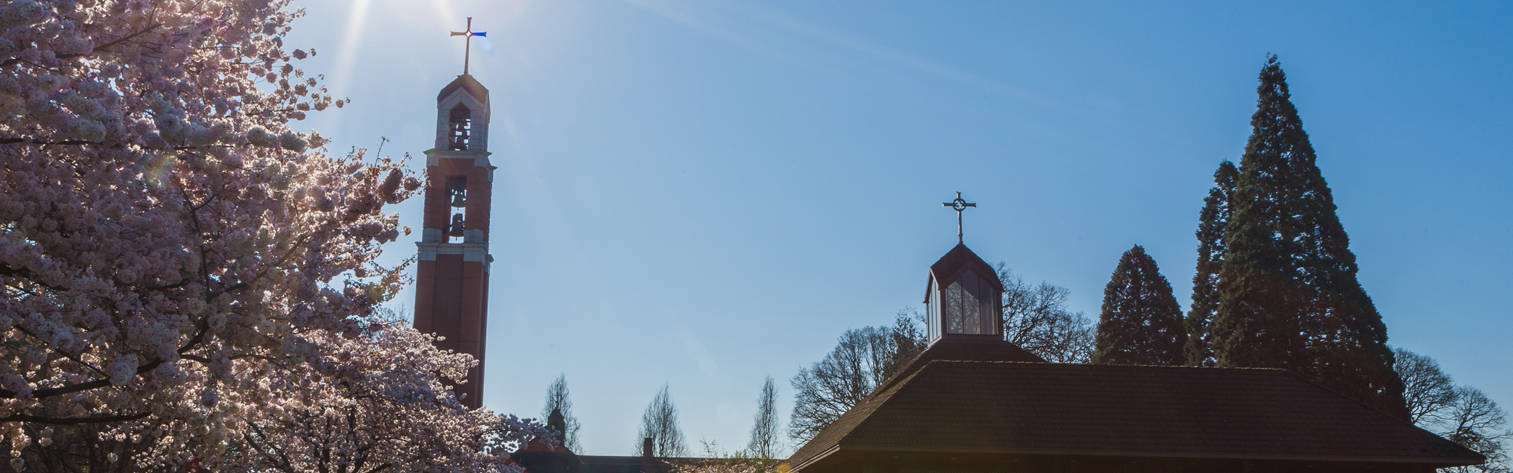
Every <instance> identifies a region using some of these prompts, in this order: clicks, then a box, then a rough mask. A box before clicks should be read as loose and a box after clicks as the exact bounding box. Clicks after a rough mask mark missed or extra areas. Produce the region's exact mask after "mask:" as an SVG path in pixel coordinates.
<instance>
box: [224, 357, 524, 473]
mask: <svg viewBox="0 0 1513 473" xmlns="http://www.w3.org/2000/svg"><path fill="white" fill-rule="evenodd" d="M310 338H311V339H312V340H313V341H314V343H315V344H316V345H317V346H318V347H320V348H321V349H322V350H321V351H322V352H323V355H322V358H321V360H319V361H318V362H314V363H308V364H303V365H299V366H296V367H295V369H294V370H290V371H288V372H286V373H284V375H283V376H280V377H276V378H269V381H270V382H268V383H266V385H267V386H268V389H267V391H265V393H266V394H267V398H266V399H260V400H258V401H259V402H258V403H259V404H262V405H264V406H266V407H264V408H261V409H258V410H254V411H251V412H249V413H247V415H245V416H244V419H245V423H246V424H247V425H246V427H245V428H242V429H238V430H239V431H241V432H244V435H245V437H244V439H243V440H245V442H246V446H247V450H246V452H247V453H245V454H242V455H239V456H238V458H233V459H228V460H227V463H226V464H224V465H218V467H217V468H215V470H217V471H248V472H254V471H283V472H291V473H292V472H304V471H329V472H342V473H347V472H352V473H358V472H378V471H501V470H506V469H509V468H510V464H509V463H508V459H509V453H511V452H513V451H515V450H516V449H518V448H519V447H521V446H523V445H524V444H525V443H526V442H529V441H531V440H533V439H540V441H542V442H553V440H552V436H551V432H549V431H548V430H547V428H546V427H545V426H544V425H542V424H540V423H539V422H536V421H534V420H531V419H526V420H522V419H518V418H516V417H514V416H499V415H495V414H493V413H492V412H489V411H487V410H476V411H469V410H468V409H467V408H465V407H464V406H463V405H462V404H461V403H460V402H458V400H457V398H456V397H455V396H454V395H453V394H452V391H451V390H450V386H446V385H444V384H443V383H444V381H445V380H446V379H465V377H466V374H467V370H468V369H469V368H470V367H473V366H475V365H477V362H476V361H475V360H473V358H472V357H471V356H470V355H467V354H462V353H454V352H451V351H443V350H438V349H436V348H435V345H434V344H433V341H432V337H431V336H429V335H423V334H421V333H419V332H416V331H415V330H414V329H411V328H407V327H405V328H401V327H382V328H381V329H379V330H377V331H376V332H375V333H373V334H372V336H371V337H351V336H344V335H341V334H335V333H331V332H322V333H320V334H319V335H318V336H312V337H310ZM438 373H439V374H441V376H437V374H438ZM258 382H260V383H261V382H263V380H262V379H259V380H258ZM241 391H242V392H258V390H257V389H255V388H254V389H246V390H241Z"/></svg>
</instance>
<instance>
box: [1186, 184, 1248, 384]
mask: <svg viewBox="0 0 1513 473" xmlns="http://www.w3.org/2000/svg"><path fill="white" fill-rule="evenodd" d="M1239 174H1240V171H1239V170H1238V169H1235V163H1231V162H1229V161H1224V162H1223V163H1220V164H1219V170H1218V171H1214V187H1213V189H1209V190H1208V198H1205V199H1203V212H1202V213H1200V214H1199V215H1198V270H1197V271H1196V272H1195V273H1194V274H1193V305H1192V308H1191V309H1189V311H1188V312H1187V320H1186V321H1185V325H1186V327H1187V346H1186V347H1184V353H1185V355H1186V358H1187V364H1189V365H1193V366H1213V365H1214V349H1213V347H1212V346H1210V345H1211V343H1212V342H1211V341H1210V338H1211V336H1210V334H1209V331H1208V326H1209V324H1211V323H1213V320H1214V315H1216V314H1218V312H1219V263H1221V262H1223V261H1224V225H1225V224H1227V223H1228V222H1229V216H1230V213H1231V212H1230V207H1229V199H1230V194H1233V193H1234V191H1235V179H1237V178H1238V177H1239Z"/></svg>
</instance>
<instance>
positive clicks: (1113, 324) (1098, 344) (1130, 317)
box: [1093, 245, 1187, 365]
mask: <svg viewBox="0 0 1513 473" xmlns="http://www.w3.org/2000/svg"><path fill="white" fill-rule="evenodd" d="M1186 343H1187V332H1186V331H1185V330H1184V329H1183V327H1182V306H1181V305H1178V304H1177V298H1176V297H1173V296H1172V285H1171V283H1169V282H1167V281H1166V277H1165V276H1162V275H1161V270H1160V268H1157V267H1156V260H1153V259H1151V257H1150V256H1149V255H1147V254H1145V248H1142V247H1140V245H1135V247H1134V248H1130V250H1129V251H1126V252H1124V256H1123V257H1120V258H1119V266H1118V267H1117V268H1115V269H1114V276H1113V277H1112V278H1111V279H1110V280H1109V282H1108V286H1107V287H1105V288H1104V289H1103V315H1102V316H1101V317H1099V320H1098V334H1097V336H1096V337H1095V338H1094V352H1093V363H1097V364H1121V365H1180V364H1182V363H1183V362H1184V361H1185V360H1186V357H1185V356H1184V355H1183V353H1182V347H1183V345H1185V344H1186Z"/></svg>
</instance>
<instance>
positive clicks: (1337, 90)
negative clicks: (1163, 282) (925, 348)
mask: <svg viewBox="0 0 1513 473" xmlns="http://www.w3.org/2000/svg"><path fill="white" fill-rule="evenodd" d="M1446 5H1449V6H1446ZM301 6H303V7H304V8H306V9H307V13H308V16H307V17H306V18H304V19H301V20H299V21H297V22H296V23H295V32H294V34H293V35H292V36H291V38H290V42H289V45H290V46H291V47H305V48H309V47H313V48H315V49H316V50H317V51H318V53H319V55H318V56H316V57H315V58H313V59H310V60H307V61H306V62H305V63H304V67H305V69H306V70H307V71H309V72H317V73H324V74H325V75H326V83H327V84H328V85H329V86H330V87H331V88H332V91H333V93H334V94H335V95H336V96H337V97H348V98H350V99H352V101H353V103H352V104H351V105H350V106H348V107H346V108H345V109H341V110H335V109H332V111H327V112H324V113H319V114H315V115H313V116H312V118H311V119H309V120H308V121H307V122H305V123H306V124H307V125H308V126H310V127H312V128H314V129H316V130H319V131H321V132H322V133H323V134H325V135H327V136H328V137H330V138H333V139H334V140H335V141H334V143H333V144H332V145H330V148H331V149H332V150H333V151H336V152H344V151H345V150H346V149H348V148H350V147H353V146H356V147H367V148H376V147H377V146H378V144H379V142H380V138H381V137H386V138H388V140H389V142H388V143H387V144H386V145H384V147H383V153H384V154H386V155H394V156H400V155H402V154H403V153H410V154H412V155H415V156H421V153H422V152H423V151H425V150H426V149H429V148H430V147H431V144H432V141H431V140H432V137H433V136H434V135H433V134H434V129H433V127H434V124H435V113H436V112H435V110H436V109H435V100H436V93H437V92H438V90H439V89H440V88H441V87H442V86H444V85H446V84H447V83H448V82H450V81H451V80H452V79H453V78H454V77H456V75H457V74H458V73H460V72H461V70H462V58H463V43H462V40H461V39H460V38H452V37H449V36H448V35H447V32H448V31H457V30H461V29H462V28H463V27H464V22H465V18H466V17H468V16H471V17H473V26H474V28H475V29H476V30H482V31H487V33H488V37H487V38H486V39H484V40H482V41H478V42H475V44H474V45H473V58H472V74H473V75H474V77H476V78H477V79H478V80H479V81H480V82H482V83H483V84H484V85H485V86H487V87H488V88H489V89H490V90H491V91H492V105H493V123H492V128H491V139H490V145H491V148H492V149H491V150H490V151H492V152H493V157H492V159H493V163H494V165H495V166H498V171H497V174H496V175H495V181H494V197H493V198H494V202H493V212H494V214H493V228H492V234H491V238H492V241H491V242H490V243H491V252H492V254H493V256H494V258H495V261H494V265H493V273H492V286H491V287H490V291H491V294H490V297H491V300H490V302H489V309H490V313H489V319H490V320H489V334H488V340H489V343H490V345H489V349H488V361H487V367H488V371H487V375H486V376H487V383H486V387H485V389H486V395H485V396H484V403H485V404H486V405H487V406H488V407H491V408H493V409H494V410H496V411H502V412H512V413H518V414H521V415H526V416H535V415H538V414H539V412H540V409H541V406H542V404H543V398H544V395H545V390H546V387H547V384H548V383H549V382H550V381H551V380H552V379H553V378H554V377H556V376H557V375H558V374H559V373H565V374H566V376H567V381H568V385H569V387H570V388H571V390H572V400H573V401H574V405H575V410H576V413H577V416H578V418H579V419H580V420H581V422H582V425H583V445H584V447H585V449H586V450H587V452H588V453H591V454H601V455H612V454H629V453H630V452H631V451H632V450H633V449H634V447H635V446H636V444H637V439H636V428H637V425H638V423H639V420H640V416H641V412H642V411H643V410H644V409H645V407H646V405H647V403H648V402H650V401H651V398H652V396H653V395H654V394H655V392H656V390H657V389H659V388H660V387H661V386H662V385H663V384H664V383H667V384H670V386H671V393H672V397H673V400H674V401H675V403H676V404H677V406H678V407H679V409H680V415H681V417H680V418H681V421H682V427H683V430H684V434H685V436H686V437H687V438H688V439H689V440H690V443H691V444H692V445H694V446H698V445H699V441H700V440H701V439H702V440H708V441H714V442H717V443H718V444H719V445H720V446H721V447H722V448H724V449H727V450H728V449H733V448H737V447H741V446H744V445H745V443H746V439H747V434H748V432H749V430H750V428H751V422H752V416H753V414H754V412H755V409H756V406H755V403H756V399H757V394H758V389H759V388H760V386H761V383H762V380H763V378H764V377H766V376H772V377H774V378H776V379H777V380H778V386H779V395H780V398H781V399H782V401H781V403H780V406H779V408H780V410H781V412H782V413H783V417H784V418H785V420H786V417H787V413H788V410H789V406H790V405H791V396H792V389H791V388H790V387H789V385H788V380H789V379H790V378H791V377H792V376H793V375H794V374H795V373H796V372H797V370H798V369H799V368H800V367H802V366H807V365H809V364H810V363H813V362H814V361H817V360H818V359H820V358H821V357H822V356H823V355H824V354H825V353H826V352H828V351H829V350H830V349H831V348H832V347H833V346H834V345H835V338H836V337H837V336H838V335H840V334H841V333H842V332H843V331H845V330H846V329H848V328H856V327H862V326H866V325H880V324H886V323H889V322H890V321H891V320H892V318H893V315H894V314H895V313H897V312H898V311H899V310H900V309H903V308H905V307H915V308H918V307H920V305H921V304H920V301H921V299H922V296H923V291H924V284H925V275H926V268H927V267H928V266H929V265H930V264H931V263H932V262H934V261H935V259H936V258H938V257H940V256H941V255H942V254H944V253H945V252H946V251H947V250H949V249H950V248H951V246H952V245H954V244H955V242H953V241H951V240H952V239H953V238H955V236H956V235H955V231H956V227H955V224H956V222H955V218H956V216H955V214H954V212H951V211H950V210H947V209H944V208H942V207H941V202H944V201H947V200H950V199H951V198H953V197H954V195H955V194H954V193H955V192H956V191H961V192H963V193H964V195H965V197H966V198H967V199H968V200H969V201H974V202H976V203H977V204H978V208H976V209H973V210H968V211H967V214H966V242H967V244H968V245H969V246H971V247H972V248H973V250H975V251H976V252H977V253H978V254H979V255H982V257H983V258H984V259H986V260H988V261H989V262H999V261H1002V262H1005V263H1007V264H1008V265H1009V266H1010V267H1012V268H1013V269H1014V270H1015V271H1016V272H1017V273H1019V274H1020V275H1022V276H1024V277H1025V278H1026V279H1028V280H1030V281H1035V282H1038V281H1042V280H1043V281H1047V282H1050V283H1052V284H1056V285H1061V286H1065V287H1067V288H1069V289H1070V290H1071V294H1072V299H1071V305H1072V308H1073V309H1074V310H1078V311H1082V312H1085V313H1086V314H1087V315H1088V316H1089V317H1090V318H1094V319H1096V317H1097V313H1098V310H1099V305H1100V303H1101V300H1102V291H1103V287H1104V285H1105V284H1106V283H1107V282H1108V279H1109V275H1110V273H1111V272H1112V271H1113V269H1114V266H1115V264H1116V263H1117V262H1118V258H1119V256H1120V254H1121V253H1123V252H1124V251H1125V250H1128V249H1129V248H1130V247H1131V245H1135V244H1140V245H1144V246H1145V248H1146V250H1147V251H1148V252H1149V253H1150V254H1151V255H1152V256H1153V257H1154V258H1155V259H1156V261H1157V262H1158V263H1159V264H1160V265H1161V269H1162V272H1163V273H1164V274H1165V275H1166V277H1167V278H1168V279H1170V280H1171V282H1172V284H1173V286H1174V287H1175V288H1176V291H1177V298H1178V300H1179V301H1181V302H1182V303H1183V305H1184V307H1185V306H1186V304H1187V301H1188V296H1189V293H1190V291H1191V283H1190V280H1191V278H1192V274H1193V267H1194V264H1195V259H1196V247H1197V241H1196V239H1195V238H1194V236H1193V232H1194V230H1195V229H1196V226H1197V218H1198V211H1199V209H1200V208H1201V207H1202V205H1203V202H1202V201H1203V197H1204V196H1205V195H1206V193H1207V191H1208V189H1209V187H1210V186H1211V185H1212V179H1211V176H1212V174H1213V172H1214V170H1215V168H1216V167H1217V166H1218V164H1219V163H1220V161H1221V160H1224V159H1230V160H1238V159H1239V158H1240V155H1241V153H1242V152H1243V151H1244V147H1245V141H1246V138H1247V137H1248V136H1249V134H1250V115H1251V113H1252V112H1253V111H1254V109H1255V99H1256V95H1255V88H1256V85H1257V82H1256V77H1257V73H1258V72H1259V70H1260V69H1261V66H1262V65H1263V63H1264V62H1265V57H1266V54H1267V53H1276V54H1278V55H1280V57H1281V60H1282V64H1283V68H1284V69H1285V70H1286V72H1287V74H1288V79H1289V84H1290V85H1291V87H1292V92H1293V101H1294V103H1295V104H1297V107H1298V109H1299V110H1300V112H1301V115H1302V118H1303V121H1304V125H1305V129H1306V130H1307V131H1308V132H1309V134H1310V136H1311V137H1312V140H1313V145H1314V147H1315V148H1316V149H1317V151H1318V156H1319V166H1320V167H1321V168H1322V169H1323V172H1324V176H1325V178H1326V179H1328V181H1329V184H1330V186H1331V188H1332V189H1333V191H1334V196H1335V202H1336V204H1338V206H1339V216H1340V219H1341V220H1342V221H1343V222H1344V225H1345V229H1346V230H1347V231H1348V232H1349V234H1350V236H1351V240H1352V241H1351V249H1352V250H1353V251H1354V252H1355V254H1356V255H1357V256H1358V257H1359V262H1360V268H1361V270H1360V280H1361V282H1362V284H1363V285H1364V286H1365V288H1366V290H1367V291H1368V292H1369V293H1370V295H1371V296H1372V297H1373V298H1374V300H1375V302H1376V305H1377V308H1378V309H1379V310H1380V311H1381V313H1382V316H1383V318H1384V319H1385V320H1386V323H1387V327H1388V333H1389V336H1390V338H1391V343H1392V344H1394V345H1396V346H1401V347H1405V348H1408V349H1410V350H1414V351H1417V352H1420V353H1423V354H1427V355H1430V356H1432V357H1434V358H1436V359H1438V360H1439V361H1440V363H1441V364H1442V365H1443V367H1444V368H1445V369H1446V370H1447V371H1448V372H1449V373H1450V374H1452V375H1453V376H1454V377H1455V379H1456V380H1457V381H1458V382H1461V383H1465V384H1470V385H1473V386H1476V387H1479V388H1481V389H1483V390H1485V391H1487V392H1488V393H1489V394H1490V395H1491V396H1492V397H1493V398H1494V399H1495V400H1497V401H1499V402H1500V403H1501V404H1502V405H1504V406H1506V407H1513V380H1510V377H1509V375H1508V373H1509V370H1508V366H1509V365H1510V362H1513V344H1510V343H1508V338H1509V336H1510V334H1513V320H1510V319H1513V318H1510V315H1513V314H1510V309H1509V305H1508V297H1509V295H1510V293H1513V291H1510V286H1513V272H1510V269H1509V268H1510V267H1513V251H1510V244H1509V243H1510V242H1513V221H1510V216H1513V212H1510V211H1509V203H1510V202H1513V191H1510V190H1509V185H1508V184H1509V183H1510V177H1509V176H1510V174H1513V159H1510V158H1513V151H1510V149H1513V118H1510V116H1513V114H1510V112H1513V92H1510V91H1513V88H1510V87H1508V84H1509V83H1510V80H1513V28H1509V25H1510V24H1513V3H1509V2H1506V1H1501V2H1484V3H1472V2H1461V3H1454V4H1453V5H1451V4H1447V3H1442V2H1413V3H1392V2H1357V3H1343V2H1327V4H1326V2H1263V3H1248V2H1192V3H1146V2H1139V4H1136V2H1107V3H1092V2H1089V3H1080V4H1070V3H1068V2H1009V1H984V2H966V1H958V2H931V1H921V2H908V3H905V2H893V3H885V2H877V1H874V0H868V1H824V2H816V1H813V0H792V1H790V0H763V1H729V0H699V1H692V0H626V1H620V0H487V1H485V0H478V1H466V0H351V1H340V2H336V1H321V2H302V5H301ZM475 41H476V40H475ZM413 163H416V164H418V165H420V166H423V165H424V159H423V158H422V159H420V160H418V161H414V162H413ZM417 170H419V168H418V167H417ZM398 211H399V212H400V215H401V218H402V220H403V222H404V224H406V225H411V226H414V227H416V229H417V230H418V229H419V227H420V206H419V199H415V200H413V201H411V202H408V203H405V204H403V205H400V206H399V207H398ZM418 237H419V234H418V232H417V233H416V234H415V235H414V236H412V237H411V238H409V239H402V240H401V241H400V242H397V243H394V244H392V245H391V246H390V248H389V249H388V250H387V251H388V252H387V254H386V257H389V258H390V259H391V260H392V261H397V260H399V259H401V258H406V257H410V256H412V255H414V253H415V247H414V246H413V245H412V241H414V240H417V239H418ZM413 297H414V296H413V293H408V292H407V293H405V294H403V295H401V296H400V298H399V299H398V300H397V301H395V306H396V307H404V308H406V310H409V308H410V307H411V306H412V304H413ZM785 425H786V422H785ZM792 448H794V446H793V445H789V446H788V449H789V450H790V451H791V449H792ZM696 450H698V449H697V448H696Z"/></svg>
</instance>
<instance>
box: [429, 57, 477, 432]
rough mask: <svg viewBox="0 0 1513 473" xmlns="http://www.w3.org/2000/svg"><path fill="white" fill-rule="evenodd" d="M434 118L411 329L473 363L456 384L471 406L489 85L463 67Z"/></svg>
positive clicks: (443, 93)
mask: <svg viewBox="0 0 1513 473" xmlns="http://www.w3.org/2000/svg"><path fill="white" fill-rule="evenodd" d="M469 31H470V33H469V34H472V32H471V30H469ZM475 36H476V35H475ZM435 120H436V121H435V124H436V135H435V146H434V147H433V148H432V149H430V150H428V151H426V152H425V154H426V179H427V181H426V187H425V217H424V223H423V230H422V231H421V241H419V242H416V247H417V250H418V252H419V255H418V256H417V257H416V260H417V261H416V264H415V266H416V273H415V328H416V329H418V330H420V331H421V332H424V333H433V334H436V335H440V336H441V337H443V338H441V339H440V340H439V341H437V342H436V345H437V346H438V347H439V348H442V349H448V350H455V351H457V352H461V353H467V354H470V355H472V356H473V358H475V359H477V360H478V366H477V367H474V368H473V369H471V370H469V371H468V375H467V379H466V380H456V381H458V382H457V383H456V384H454V392H456V393H457V395H458V396H459V397H460V398H461V399H460V400H461V402H462V403H463V405H466V406H469V407H474V408H476V407H479V406H480V405H481V403H482V400H483V399H482V398H483V369H484V361H485V355H486V354H485V351H486V350H485V349H486V348H487V343H486V334H487V329H488V293H489V271H490V265H491V263H492V262H493V257H492V256H490V255H489V217H490V215H489V207H490V199H491V196H492V194H493V185H494V166H493V165H492V164H491V163H490V153H489V91H488V89H486V88H484V87H483V84H480V83H478V81H477V80H475V79H474V78H473V76H471V75H469V74H467V73H466V72H464V73H463V74H462V75H460V76H458V77H457V79H456V80H453V81H452V83H450V84H447V86H446V87H443V88H442V89H441V93H440V94H439V95H437V97H436V116H435Z"/></svg>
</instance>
